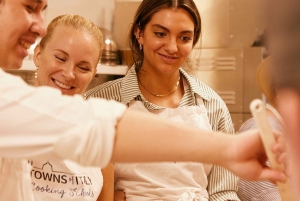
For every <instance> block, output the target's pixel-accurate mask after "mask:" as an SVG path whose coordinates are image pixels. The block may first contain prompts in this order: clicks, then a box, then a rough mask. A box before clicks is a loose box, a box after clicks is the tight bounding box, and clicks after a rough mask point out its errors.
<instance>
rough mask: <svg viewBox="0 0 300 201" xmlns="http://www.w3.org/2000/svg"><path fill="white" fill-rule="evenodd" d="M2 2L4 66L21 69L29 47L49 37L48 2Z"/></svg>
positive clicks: (0, 31)
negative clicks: (46, 36) (44, 37)
mask: <svg viewBox="0 0 300 201" xmlns="http://www.w3.org/2000/svg"><path fill="white" fill-rule="evenodd" d="M0 2H1V3H0V22H1V23H0V36H1V37H0V67H2V68H5V69H17V68H20V67H21V66H22V61H23V59H24V58H25V57H26V56H27V55H28V52H27V50H28V49H29V47H30V46H31V45H32V44H34V43H35V41H36V39H37V38H38V37H42V36H44V35H45V31H46V29H45V24H44V16H43V11H44V10H45V8H46V6H47V0H2V1H0Z"/></svg>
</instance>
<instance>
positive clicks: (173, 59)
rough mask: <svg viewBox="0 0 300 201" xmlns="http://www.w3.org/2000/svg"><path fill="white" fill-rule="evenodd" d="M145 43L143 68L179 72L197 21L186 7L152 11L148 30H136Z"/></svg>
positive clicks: (189, 50) (140, 39)
mask: <svg viewBox="0 0 300 201" xmlns="http://www.w3.org/2000/svg"><path fill="white" fill-rule="evenodd" d="M135 35H136V36H137V38H138V42H139V43H140V44H142V45H143V51H144V61H143V66H142V68H143V69H147V70H149V69H152V70H155V71H158V72H160V73H173V72H178V69H179V68H180V67H181V66H182V64H183V63H184V62H185V60H186V59H187V57H188V55H189V53H190V52H191V50H192V48H193V39H194V38H193V37H194V22H193V19H192V16H191V15H190V14H189V13H188V12H187V11H185V10H184V9H174V8H168V9H162V10H160V11H158V12H156V13H154V14H153V16H152V18H151V20H150V21H149V23H148V24H147V25H146V27H145V30H144V31H141V30H140V29H138V28H137V29H136V32H135Z"/></svg>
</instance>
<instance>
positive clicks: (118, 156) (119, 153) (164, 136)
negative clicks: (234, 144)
mask: <svg viewBox="0 0 300 201" xmlns="http://www.w3.org/2000/svg"><path fill="white" fill-rule="evenodd" d="M226 140H227V138H226V137H224V136H223V134H217V133H212V132H209V131H204V130H199V129H195V128H192V127H188V126H185V125H183V124H179V123H173V122H169V121H167V120H164V119H159V118H157V117H156V116H154V115H148V114H144V113H137V112H135V111H132V110H128V111H126V112H125V114H124V116H123V117H122V119H121V120H120V122H119V123H118V125H117V135H116V142H115V149H114V154H113V158H112V160H113V161H116V162H152V161H201V162H206V163H217V162H219V160H220V158H219V154H218V153H220V152H222V150H224V149H225V147H226V146H227V143H226V142H227V141H226Z"/></svg>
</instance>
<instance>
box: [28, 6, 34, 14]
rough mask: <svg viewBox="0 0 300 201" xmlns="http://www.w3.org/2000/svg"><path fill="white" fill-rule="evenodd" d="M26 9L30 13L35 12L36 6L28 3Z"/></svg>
mask: <svg viewBox="0 0 300 201" xmlns="http://www.w3.org/2000/svg"><path fill="white" fill-rule="evenodd" d="M26 9H27V10H28V12H29V13H34V12H35V7H33V6H29V5H27V6H26Z"/></svg>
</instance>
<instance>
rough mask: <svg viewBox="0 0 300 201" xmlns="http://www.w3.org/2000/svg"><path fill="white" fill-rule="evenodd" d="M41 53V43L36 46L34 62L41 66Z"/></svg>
mask: <svg viewBox="0 0 300 201" xmlns="http://www.w3.org/2000/svg"><path fill="white" fill-rule="evenodd" d="M40 54H41V46H40V44H38V45H37V46H36V47H35V48H34V55H33V62H34V64H35V66H36V67H39V66H40V58H39V57H40Z"/></svg>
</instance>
